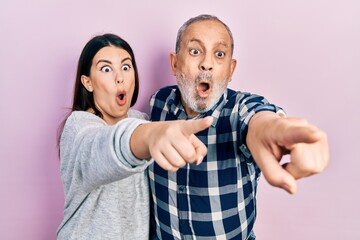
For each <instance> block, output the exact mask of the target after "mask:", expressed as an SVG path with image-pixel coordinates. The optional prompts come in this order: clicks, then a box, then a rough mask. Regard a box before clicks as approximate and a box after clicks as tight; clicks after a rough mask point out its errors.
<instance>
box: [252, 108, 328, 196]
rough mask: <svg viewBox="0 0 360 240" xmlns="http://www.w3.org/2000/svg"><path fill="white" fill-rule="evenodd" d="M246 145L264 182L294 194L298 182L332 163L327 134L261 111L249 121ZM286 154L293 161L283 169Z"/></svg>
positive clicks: (315, 128)
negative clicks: (283, 158)
mask: <svg viewBox="0 0 360 240" xmlns="http://www.w3.org/2000/svg"><path fill="white" fill-rule="evenodd" d="M246 142H247V145H248V147H249V149H250V152H251V154H252V155H253V157H254V160H255V162H256V163H257V165H258V166H259V168H260V169H261V171H262V172H263V174H264V177H265V179H266V180H267V181H268V182H269V183H270V184H271V185H273V186H276V187H280V188H283V189H285V190H286V191H288V192H289V193H291V194H293V193H295V192H296V189H297V187H296V181H295V180H296V179H300V178H303V177H307V176H311V175H313V174H316V173H320V172H321V171H323V170H324V168H325V167H326V166H327V164H328V161H329V145H328V141H327V136H326V134H325V132H323V131H321V130H320V129H318V128H317V127H315V126H314V125H312V124H309V123H308V122H307V121H306V120H304V119H299V118H282V117H280V116H278V115H277V114H275V113H272V112H265V111H264V112H259V113H257V114H255V115H254V116H253V118H252V119H251V121H250V124H249V130H248V134H247V137H246ZM285 154H290V162H289V163H286V164H284V165H283V166H281V165H280V164H279V162H280V160H281V158H282V157H283V155H285Z"/></svg>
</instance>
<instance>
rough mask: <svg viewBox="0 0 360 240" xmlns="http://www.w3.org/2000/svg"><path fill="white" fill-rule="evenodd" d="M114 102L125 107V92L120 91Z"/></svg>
mask: <svg viewBox="0 0 360 240" xmlns="http://www.w3.org/2000/svg"><path fill="white" fill-rule="evenodd" d="M116 101H117V103H118V104H119V105H125V104H126V92H125V91H121V92H120V93H119V95H118V96H117V98H116Z"/></svg>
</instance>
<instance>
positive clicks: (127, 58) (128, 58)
mask: <svg viewBox="0 0 360 240" xmlns="http://www.w3.org/2000/svg"><path fill="white" fill-rule="evenodd" d="M126 60H129V61H130V62H131V58H130V57H126V58H124V59H123V60H121V63H123V62H125V61H126Z"/></svg>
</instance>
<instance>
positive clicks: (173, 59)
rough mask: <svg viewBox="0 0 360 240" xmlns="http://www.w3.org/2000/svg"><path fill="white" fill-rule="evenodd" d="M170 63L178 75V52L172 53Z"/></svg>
mask: <svg viewBox="0 0 360 240" xmlns="http://www.w3.org/2000/svg"><path fill="white" fill-rule="evenodd" d="M170 65H171V71H172V73H173V75H174V76H175V75H176V67H177V56H176V53H174V52H172V53H170Z"/></svg>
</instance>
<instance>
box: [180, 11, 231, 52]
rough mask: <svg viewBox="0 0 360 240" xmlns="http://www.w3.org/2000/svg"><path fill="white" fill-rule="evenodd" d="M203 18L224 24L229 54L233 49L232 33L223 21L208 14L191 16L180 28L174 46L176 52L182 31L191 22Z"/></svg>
mask: <svg viewBox="0 0 360 240" xmlns="http://www.w3.org/2000/svg"><path fill="white" fill-rule="evenodd" d="M205 20H212V21H217V22H219V23H221V24H222V25H224V27H225V28H226V30H227V31H228V33H229V36H230V39H231V54H232V53H233V51H234V39H233V35H232V33H231V31H230V28H229V27H228V26H227V25H226V24H225V23H224V22H223V21H221V20H220V19H219V18H217V17H216V16H213V15H208V14H202V15H199V16H197V17H193V18H190V19H189V20H187V21H186V22H185V23H184V24H183V25H182V26H181V27H180V28H179V31H178V33H177V37H176V46H175V51H176V54H177V53H178V52H179V51H180V43H181V40H182V36H183V34H184V31H185V30H186V29H187V28H188V27H189V26H190V25H191V24H192V23H195V22H201V21H205Z"/></svg>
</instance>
